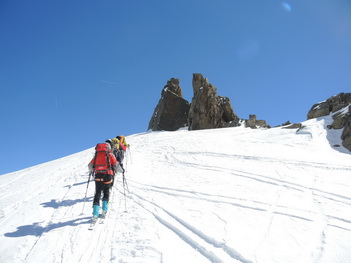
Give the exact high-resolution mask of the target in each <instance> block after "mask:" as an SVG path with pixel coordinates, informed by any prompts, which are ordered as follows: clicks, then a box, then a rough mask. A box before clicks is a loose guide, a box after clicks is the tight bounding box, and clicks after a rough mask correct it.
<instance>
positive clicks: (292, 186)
mask: <svg viewBox="0 0 351 263" xmlns="http://www.w3.org/2000/svg"><path fill="white" fill-rule="evenodd" d="M196 166H198V167H199V169H201V170H212V171H215V172H221V173H228V174H232V175H234V176H240V177H243V178H246V179H250V180H255V181H257V182H261V183H265V184H270V185H275V186H279V185H280V184H284V186H285V187H286V188H290V189H294V190H296V191H299V192H305V191H306V189H307V190H313V191H314V192H319V193H321V194H325V195H327V196H332V197H334V198H339V199H341V200H340V201H339V202H342V203H344V204H347V205H351V197H348V196H344V195H340V194H337V193H331V192H327V191H323V190H320V189H316V188H308V187H305V186H303V185H301V184H296V183H293V182H289V181H284V180H280V179H276V178H271V177H268V176H265V175H259V174H253V173H248V172H244V171H240V170H233V169H229V170H228V169H226V168H221V167H214V166H206V165H200V164H198V165H196ZM192 167H195V165H193V166H192ZM257 177H258V178H257ZM261 178H263V179H261ZM327 196H326V197H325V198H328V197H327ZM335 201H337V200H335Z"/></svg>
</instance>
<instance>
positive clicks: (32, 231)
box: [4, 217, 91, 237]
mask: <svg viewBox="0 0 351 263" xmlns="http://www.w3.org/2000/svg"><path fill="white" fill-rule="evenodd" d="M90 219H91V217H83V218H76V219H73V220H70V221H66V222H60V223H52V224H49V225H47V226H44V227H43V226H40V223H33V224H32V225H25V226H19V227H17V230H16V231H15V232H11V233H6V234H4V236H5V237H24V236H37V237H38V236H41V235H42V234H44V233H46V232H49V231H51V230H54V229H58V228H61V227H66V226H78V225H81V224H90V221H91V220H90Z"/></svg>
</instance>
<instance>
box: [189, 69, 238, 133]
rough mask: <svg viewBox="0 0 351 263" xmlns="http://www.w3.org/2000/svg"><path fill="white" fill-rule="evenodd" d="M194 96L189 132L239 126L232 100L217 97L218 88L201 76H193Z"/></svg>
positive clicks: (190, 112)
mask: <svg viewBox="0 0 351 263" xmlns="http://www.w3.org/2000/svg"><path fill="white" fill-rule="evenodd" d="M192 84H193V91H194V96H193V99H192V102H191V106H190V111H189V117H188V124H189V130H201V129H212V128H222V127H228V123H230V126H231V127H234V126H238V125H239V118H238V116H237V115H236V114H234V111H233V108H232V106H231V103H230V100H229V98H227V97H221V96H218V95H217V88H216V87H215V86H213V85H212V84H209V83H208V80H207V79H206V78H204V77H203V76H202V75H201V74H198V73H195V74H193V83H192Z"/></svg>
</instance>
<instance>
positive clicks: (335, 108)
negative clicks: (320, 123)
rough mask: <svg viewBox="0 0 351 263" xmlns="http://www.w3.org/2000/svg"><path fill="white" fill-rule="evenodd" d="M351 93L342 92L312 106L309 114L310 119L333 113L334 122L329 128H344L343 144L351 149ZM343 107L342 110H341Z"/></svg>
mask: <svg viewBox="0 0 351 263" xmlns="http://www.w3.org/2000/svg"><path fill="white" fill-rule="evenodd" d="M350 105H351V93H340V94H338V95H336V96H333V97H331V98H329V99H327V100H326V101H323V102H320V103H317V104H315V105H313V106H312V108H311V109H310V111H309V112H308V114H307V118H308V119H312V118H318V117H322V116H326V115H329V114H332V113H335V114H333V115H332V117H333V123H332V124H331V125H329V126H328V128H329V129H343V132H342V135H341V139H342V141H343V142H342V145H343V146H344V147H345V148H346V149H348V150H349V151H351V106H350ZM341 109H343V110H342V111H340V110H341Z"/></svg>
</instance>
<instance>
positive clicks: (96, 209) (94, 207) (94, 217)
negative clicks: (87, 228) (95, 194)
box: [93, 205, 100, 221]
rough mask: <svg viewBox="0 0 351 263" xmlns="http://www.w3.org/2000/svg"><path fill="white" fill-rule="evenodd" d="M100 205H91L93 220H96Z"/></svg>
mask: <svg viewBox="0 0 351 263" xmlns="http://www.w3.org/2000/svg"><path fill="white" fill-rule="evenodd" d="M99 212H100V206H99V205H94V206H93V221H96V220H97V219H98V218H99Z"/></svg>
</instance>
